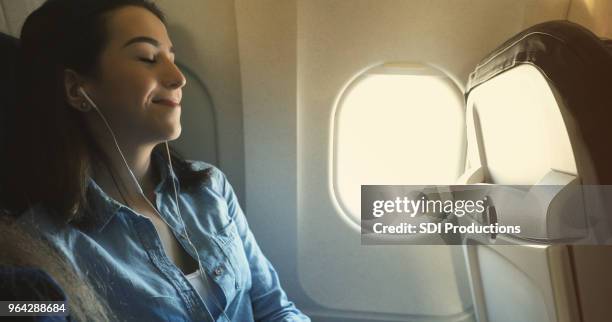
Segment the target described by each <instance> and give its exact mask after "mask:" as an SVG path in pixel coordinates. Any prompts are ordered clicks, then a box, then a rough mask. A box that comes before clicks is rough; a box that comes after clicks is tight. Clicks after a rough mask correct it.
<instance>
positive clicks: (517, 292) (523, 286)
mask: <svg viewBox="0 0 612 322" xmlns="http://www.w3.org/2000/svg"><path fill="white" fill-rule="evenodd" d="M527 250H530V248H527ZM477 252H478V264H479V269H480V275H481V278H482V286H483V291H484V297H485V300H484V302H485V308H486V311H487V315H488V317H489V321H495V322H515V321H525V322H529V321H532V322H546V321H553V320H551V317H550V316H549V315H548V312H547V311H546V310H547V303H546V302H545V299H544V295H543V294H542V290H541V289H540V286H539V285H538V284H537V283H536V281H535V280H534V278H536V277H537V278H547V277H548V270H547V269H546V268H547V265H546V263H545V262H544V263H537V262H533V263H531V265H532V266H533V267H542V268H543V270H541V271H540V272H539V273H540V274H539V275H540V276H530V275H527V274H528V273H531V272H529V271H527V272H525V271H524V270H522V269H521V267H519V266H517V265H515V264H513V263H512V262H510V261H509V260H508V259H507V258H505V257H504V256H502V255H501V254H500V253H498V252H496V251H494V250H493V249H491V248H490V247H486V246H481V247H478V248H477ZM540 253H541V254H540V256H537V257H536V258H535V259H536V260H539V261H542V260H543V259H545V258H546V256H545V252H543V251H540Z"/></svg>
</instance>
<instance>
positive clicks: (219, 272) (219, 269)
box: [213, 266, 223, 276]
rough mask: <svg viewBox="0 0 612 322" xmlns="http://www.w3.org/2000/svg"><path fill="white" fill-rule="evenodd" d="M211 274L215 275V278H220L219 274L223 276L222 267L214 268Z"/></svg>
mask: <svg viewBox="0 0 612 322" xmlns="http://www.w3.org/2000/svg"><path fill="white" fill-rule="evenodd" d="M213 273H214V274H215V276H221V274H223V267H222V266H219V267H217V268H215V271H214V272H213Z"/></svg>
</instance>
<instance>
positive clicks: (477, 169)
mask: <svg viewBox="0 0 612 322" xmlns="http://www.w3.org/2000/svg"><path fill="white" fill-rule="evenodd" d="M609 48H610V47H609V46H607V44H605V43H604V41H602V40H601V39H599V38H598V37H597V36H595V35H594V34H592V33H591V32H590V31H589V30H587V29H585V28H583V27H581V26H580V25H577V24H575V23H571V22H568V21H551V22H546V23H542V24H539V25H535V26H533V27H531V28H529V29H527V30H525V31H523V32H521V33H519V34H517V35H515V36H514V37H512V38H511V39H509V40H508V41H506V42H505V43H503V44H502V45H501V46H500V47H498V48H497V49H496V50H494V51H493V52H492V53H491V54H489V55H488V56H487V57H485V58H484V59H483V60H482V61H481V63H480V64H479V65H478V66H477V67H476V69H475V70H474V72H473V73H472V74H470V79H469V82H468V86H467V91H466V101H467V109H466V125H467V133H468V151H467V162H466V171H465V173H464V175H463V176H462V177H461V178H460V179H459V184H497V185H506V186H507V187H503V188H501V189H506V190H504V191H505V194H504V197H503V198H502V197H501V195H498V196H497V197H499V198H498V199H496V196H493V198H492V202H493V204H494V206H495V208H496V212H497V214H496V220H497V221H496V222H497V223H498V224H500V225H520V227H521V234H520V235H518V236H498V237H497V241H500V240H503V241H504V242H503V243H500V244H510V245H512V244H515V245H523V246H501V245H497V246H489V245H485V243H484V242H482V241H478V240H470V239H469V238H466V244H467V245H478V247H470V246H466V247H465V248H464V249H465V254H466V260H467V264H468V267H469V273H470V280H471V282H472V283H471V284H472V295H473V298H474V306H475V311H476V315H477V316H478V320H479V322H485V321H539V322H540V321H541V322H544V321H578V320H579V319H580V317H579V310H578V308H577V305H578V304H577V303H578V300H577V298H576V295H575V288H576V287H579V285H578V286H577V285H575V281H574V280H573V278H574V277H573V276H572V269H571V262H570V257H571V252H572V250H570V247H564V246H562V247H558V246H554V247H553V246H551V245H552V244H553V243H555V242H563V240H564V238H565V239H566V240H567V239H568V238H572V239H580V238H583V239H585V240H589V238H592V239H591V240H600V239H598V238H601V237H602V236H603V235H605V233H602V232H607V233H608V235H609V232H610V231H612V230H611V229H610V228H611V227H612V218H604V216H601V215H597V216H599V217H596V215H594V214H595V213H597V214H602V213H606V212H605V211H602V210H605V209H611V208H609V207H610V204H606V201H605V198H601V197H602V196H601V195H599V196H595V194H596V193H597V192H599V191H598V190H596V191H592V190H591V191H592V192H593V193H591V192H590V193H586V190H584V191H582V190H578V193H575V194H574V195H573V199H568V198H567V191H577V190H576V189H587V188H576V187H582V186H580V185H585V186H586V185H591V186H595V185H605V184H612V167H610V164H612V150H610V148H609V143H608V142H609V138H610V137H611V136H612V131H611V130H610V129H609V122H610V120H611V119H612V118H611V117H610V116H612V110H611V109H610V107H611V106H610V103H611V102H612V91H610V90H609V84H612V52H611V51H610V50H609ZM518 185H521V186H522V188H516V187H517V186H518ZM538 186H540V188H542V186H546V188H542V189H548V190H546V192H547V194H540V195H538V198H537V199H538V201H540V202H541V204H540V206H541V207H539V208H537V210H535V211H527V210H526V209H527V208H522V207H521V206H522V203H523V202H525V200H527V198H525V196H529V195H530V194H533V193H534V191H536V190H537V187H538ZM496 189H497V188H496ZM490 191H493V190H490ZM517 191H518V192H517ZM540 191H542V190H540ZM507 192H512V193H515V192H516V194H515V195H516V198H514V199H513V197H514V195H512V193H510V194H508V193H507ZM564 193H565V194H564ZM509 196H510V197H509ZM504 198H505V200H502V199H504ZM496 201H497V203H496ZM567 206H572V207H573V208H571V211H562V210H563V209H564V207H567ZM594 209H597V211H595V210H594ZM595 217H596V218H595ZM605 217H609V216H605ZM595 220H597V225H595V224H594V223H595ZM589 225H590V226H589ZM595 226H596V227H595ZM588 227H595V228H594V229H593V230H592V231H591V230H589V228H588ZM526 242H529V243H530V244H532V245H530V246H527V245H525V244H526ZM601 250H602V251H606V248H603V247H602V248H601ZM573 251H576V249H575V248H573ZM607 251H609V249H608V250H607ZM591 265H593V263H591ZM501 276H504V278H499V277H501ZM582 295H583V294H581V296H582Z"/></svg>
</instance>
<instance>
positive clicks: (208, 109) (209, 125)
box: [172, 66, 219, 165]
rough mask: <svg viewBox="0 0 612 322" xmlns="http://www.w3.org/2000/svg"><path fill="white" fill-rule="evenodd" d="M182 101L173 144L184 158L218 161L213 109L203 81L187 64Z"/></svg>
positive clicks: (215, 162)
mask: <svg viewBox="0 0 612 322" xmlns="http://www.w3.org/2000/svg"><path fill="white" fill-rule="evenodd" d="M180 68H181V71H182V73H183V74H184V75H185V78H186V79H187V85H186V86H185V87H184V88H183V99H182V101H181V126H182V131H181V136H180V137H179V138H178V139H177V140H176V141H174V142H172V145H173V146H174V147H176V148H177V150H178V151H179V152H180V153H181V154H182V155H183V156H184V157H185V158H187V159H191V160H201V161H205V162H208V163H210V164H214V165H218V164H219V163H218V156H217V153H218V146H217V143H218V138H217V122H216V119H217V118H216V113H215V109H214V106H213V105H212V100H211V98H210V95H209V94H208V90H207V89H206V85H205V84H204V83H203V82H202V81H201V80H200V79H199V78H198V77H197V76H196V75H194V74H193V73H192V72H191V71H190V70H189V69H188V68H187V67H184V66H180Z"/></svg>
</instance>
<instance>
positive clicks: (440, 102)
mask: <svg viewBox="0 0 612 322" xmlns="http://www.w3.org/2000/svg"><path fill="white" fill-rule="evenodd" d="M339 104H340V106H338V108H337V110H336V115H335V119H334V122H335V124H334V127H335V128H334V133H335V136H334V142H333V147H334V153H333V154H334V160H333V162H332V164H333V171H334V182H333V185H334V186H333V190H334V193H335V194H336V198H337V200H338V202H339V204H340V205H341V207H342V208H344V211H345V212H348V215H349V216H350V217H351V218H352V219H353V220H354V221H355V222H357V223H358V222H359V221H360V189H361V185H366V184H370V185H374V184H379V185H383V184H384V185H421V184H452V183H454V181H455V180H456V179H457V178H458V177H459V175H460V174H461V172H462V171H463V159H464V156H463V154H464V153H465V152H464V149H465V148H464V142H465V134H464V111H463V100H462V96H461V93H460V91H459V90H458V88H457V87H456V86H455V85H454V84H453V83H452V81H451V80H450V79H449V78H447V77H445V76H440V75H422V74H419V75H406V74H378V73H369V74H367V75H365V76H363V77H361V78H360V79H358V80H357V81H356V82H355V84H354V85H352V86H350V87H349V89H348V90H347V91H346V93H345V95H344V97H343V98H342V99H341V100H340V103H339Z"/></svg>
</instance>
